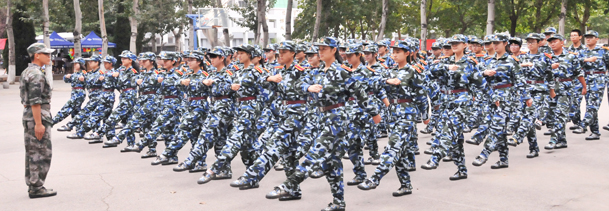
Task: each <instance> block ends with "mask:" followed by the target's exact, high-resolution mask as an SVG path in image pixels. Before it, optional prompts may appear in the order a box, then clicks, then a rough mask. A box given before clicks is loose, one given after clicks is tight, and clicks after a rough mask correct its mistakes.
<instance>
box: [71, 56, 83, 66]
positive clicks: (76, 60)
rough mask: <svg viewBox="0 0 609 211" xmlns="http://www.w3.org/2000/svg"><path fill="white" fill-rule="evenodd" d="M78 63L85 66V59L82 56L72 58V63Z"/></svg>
mask: <svg viewBox="0 0 609 211" xmlns="http://www.w3.org/2000/svg"><path fill="white" fill-rule="evenodd" d="M76 63H78V64H80V67H82V68H84V67H85V59H83V58H82V57H77V58H75V59H74V60H72V64H76Z"/></svg>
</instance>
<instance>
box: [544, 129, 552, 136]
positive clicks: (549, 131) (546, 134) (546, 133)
mask: <svg viewBox="0 0 609 211" xmlns="http://www.w3.org/2000/svg"><path fill="white" fill-rule="evenodd" d="M543 135H544V136H551V135H552V131H551V130H548V132H545V133H543Z"/></svg>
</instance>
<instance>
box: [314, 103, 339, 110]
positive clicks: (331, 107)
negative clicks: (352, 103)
mask: <svg viewBox="0 0 609 211" xmlns="http://www.w3.org/2000/svg"><path fill="white" fill-rule="evenodd" d="M343 106H345V103H339V104H334V105H331V106H326V107H320V108H319V111H321V112H326V111H329V110H332V109H335V108H340V107H343Z"/></svg>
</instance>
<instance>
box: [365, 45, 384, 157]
mask: <svg viewBox="0 0 609 211" xmlns="http://www.w3.org/2000/svg"><path fill="white" fill-rule="evenodd" d="M363 52H364V57H365V60H366V66H367V68H370V69H372V70H373V71H372V70H371V71H372V72H373V75H374V76H375V78H377V79H378V81H371V83H373V84H375V85H377V87H376V90H373V93H378V94H379V95H378V96H376V97H375V99H376V100H377V106H378V109H379V111H381V116H385V117H386V116H388V115H389V110H388V109H387V106H383V105H384V103H381V102H378V100H380V101H382V100H383V99H385V98H387V91H386V90H385V89H384V86H383V84H384V83H383V82H382V81H380V80H382V74H384V73H385V72H386V71H387V69H385V68H384V67H383V66H382V65H381V63H380V62H378V57H377V56H378V54H377V53H378V46H376V44H374V43H372V44H369V45H366V46H365V47H364V49H363ZM376 76H378V77H376ZM374 88H375V87H373V89H374ZM381 92H382V93H381ZM386 119H387V118H385V119H384V120H383V121H381V122H380V123H379V124H378V125H370V124H367V125H366V128H374V129H371V130H374V131H376V133H375V134H370V135H369V136H368V139H367V140H365V142H366V145H367V146H368V154H369V155H370V157H369V158H368V159H367V160H365V161H364V164H365V165H378V164H379V163H380V157H381V155H380V154H379V147H378V138H379V137H380V136H381V134H382V132H381V131H387V127H388V125H387V124H385V122H386V121H387V120H386Z"/></svg>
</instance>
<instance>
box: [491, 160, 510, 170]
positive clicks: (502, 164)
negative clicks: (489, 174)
mask: <svg viewBox="0 0 609 211" xmlns="http://www.w3.org/2000/svg"><path fill="white" fill-rule="evenodd" d="M507 167H509V165H508V162H507V161H497V162H496V163H495V164H493V165H491V169H501V168H507Z"/></svg>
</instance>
